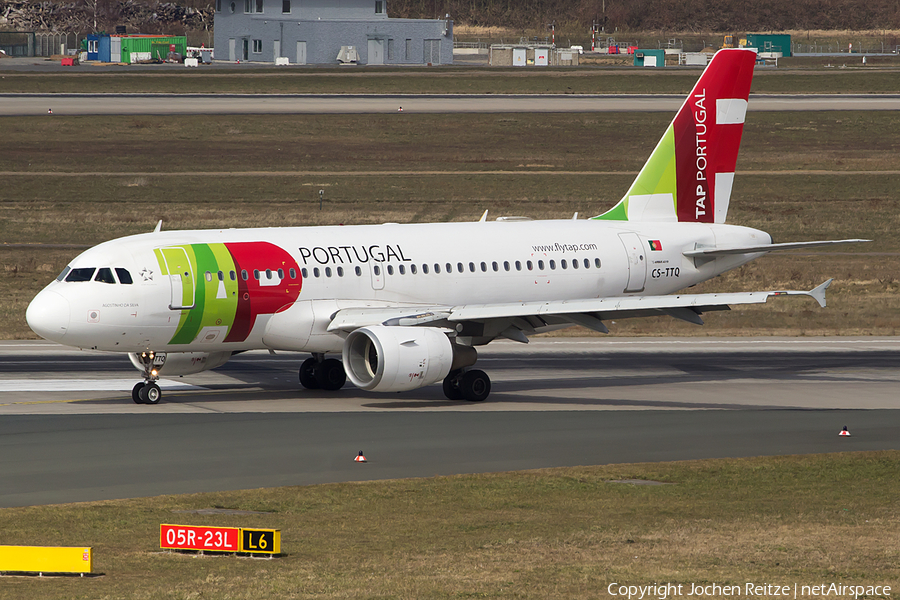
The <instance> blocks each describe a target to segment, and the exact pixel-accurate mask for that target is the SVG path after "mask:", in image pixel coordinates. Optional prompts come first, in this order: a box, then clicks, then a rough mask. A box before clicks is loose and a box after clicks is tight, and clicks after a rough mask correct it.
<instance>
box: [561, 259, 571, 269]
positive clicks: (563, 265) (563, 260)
mask: <svg viewBox="0 0 900 600" xmlns="http://www.w3.org/2000/svg"><path fill="white" fill-rule="evenodd" d="M559 266H560V267H562V268H563V269H567V268H569V265H567V264H566V259H562V260H561V261H559Z"/></svg>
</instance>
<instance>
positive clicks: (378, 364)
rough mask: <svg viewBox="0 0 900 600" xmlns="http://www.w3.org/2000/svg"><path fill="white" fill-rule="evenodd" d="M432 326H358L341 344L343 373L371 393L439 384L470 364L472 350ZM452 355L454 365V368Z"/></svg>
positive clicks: (472, 360) (356, 384) (400, 390)
mask: <svg viewBox="0 0 900 600" xmlns="http://www.w3.org/2000/svg"><path fill="white" fill-rule="evenodd" d="M456 348H457V346H456V345H455V344H453V343H451V342H450V338H448V337H447V334H446V333H444V332H443V331H441V330H440V329H437V328H434V327H386V326H384V325H373V326H371V327H361V328H359V329H357V330H355V331H353V332H352V333H350V335H349V336H347V339H346V340H345V341H344V351H343V360H344V371H345V372H346V373H347V378H348V379H350V381H351V383H353V385H355V386H357V387H359V388H361V389H364V390H368V391H370V392H404V391H407V390H414V389H417V388H420V387H423V386H426V385H430V384H432V383H436V382H438V381H441V380H442V379H443V378H444V377H446V376H447V374H448V373H449V372H450V370H451V368H454V367H455V368H459V366H466V364H473V363H474V362H475V360H474V354H475V351H474V349H473V348H469V347H459V348H460V349H459V350H456ZM454 355H456V358H457V361H456V362H457V363H459V362H461V361H460V359H462V362H464V363H466V364H462V365H455V364H454Z"/></svg>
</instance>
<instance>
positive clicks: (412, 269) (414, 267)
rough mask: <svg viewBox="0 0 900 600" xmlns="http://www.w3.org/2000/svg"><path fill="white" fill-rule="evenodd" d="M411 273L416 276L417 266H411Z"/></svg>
mask: <svg viewBox="0 0 900 600" xmlns="http://www.w3.org/2000/svg"><path fill="white" fill-rule="evenodd" d="M409 272H410V273H412V274H413V275H415V274H416V265H409Z"/></svg>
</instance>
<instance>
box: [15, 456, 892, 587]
mask: <svg viewBox="0 0 900 600" xmlns="http://www.w3.org/2000/svg"><path fill="white" fill-rule="evenodd" d="M898 461H900V456H898V453H897V452H873V453H848V454H843V455H838V454H834V455H820V456H810V457H782V458H754V459H740V460H708V461H691V462H678V463H662V464H644V465H611V466H599V467H577V468H571V469H545V470H539V471H528V472H520V473H501V474H489V475H464V476H454V477H440V478H434V479H420V480H399V481H382V482H371V483H347V484H334V485H321V486H310V487H292V488H275V489H263V490H251V491H245V492H222V493H214V494H196V495H189V496H164V497H158V498H148V499H137V500H122V501H109V502H96V503H85V504H73V505H63V506H50V507H32V508H21V509H4V510H2V511H0V528H2V530H3V532H4V543H7V544H25V543H27V544H48V545H49V544H65V545H69V544H71V545H80V544H85V543H89V544H91V545H92V546H93V547H94V552H95V570H96V571H99V572H102V573H104V576H103V577H102V578H97V579H93V580H79V579H71V578H69V579H44V580H37V579H31V580H22V579H8V580H5V581H4V582H3V585H2V586H0V598H23V597H57V598H63V597H65V598H75V597H84V598H88V597H89V598H105V597H108V598H148V599H156V598H173V597H174V598H203V597H209V598H234V599H250V598H254V599H255V598H324V597H327V598H436V599H437V598H469V597H491V598H545V599H554V600H555V599H569V598H597V597H607V586H608V585H609V584H610V583H613V582H619V583H624V584H633V585H638V584H640V585H648V584H653V583H657V582H671V583H673V584H682V585H685V586H687V587H690V584H691V583H698V584H701V583H704V582H719V583H723V584H737V585H741V586H743V584H744V583H745V582H748V581H750V582H758V583H778V584H780V585H792V584H793V583H795V582H797V583H799V584H801V585H816V584H820V583H821V582H823V581H824V582H825V583H830V582H843V583H845V584H850V583H852V584H863V585H876V584H877V585H890V586H893V587H894V588H895V589H896V586H897V585H900V568H898V563H897V557H898V552H897V548H896V534H897V528H898V526H900V520H898V516H897V513H896V506H897V493H898V491H900V490H898V480H897V477H896V472H897V468H898ZM618 479H643V480H652V481H662V482H667V483H670V484H673V485H665V486H646V485H628V484H621V483H612V482H611V481H612V480H618ZM209 507H228V508H236V509H243V510H255V511H267V514H263V515H251V516H241V517H236V516H228V515H219V516H212V517H210V516H199V515H185V514H174V513H173V511H176V510H195V509H201V508H209ZM173 520H174V521H175V522H188V523H191V524H203V525H219V526H244V527H265V528H278V529H281V531H282V548H283V550H284V552H285V554H286V556H284V557H282V558H279V559H276V560H273V561H259V560H243V559H235V558H230V557H224V558H211V557H206V558H198V557H193V556H186V555H179V554H171V553H160V552H159V548H158V534H159V524H160V523H167V522H173Z"/></svg>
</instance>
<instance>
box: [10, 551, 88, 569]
mask: <svg viewBox="0 0 900 600" xmlns="http://www.w3.org/2000/svg"><path fill="white" fill-rule="evenodd" d="M91 564H92V557H91V549H90V548H66V547H53V546H0V572H16V573H82V574H83V573H90V572H91Z"/></svg>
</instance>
